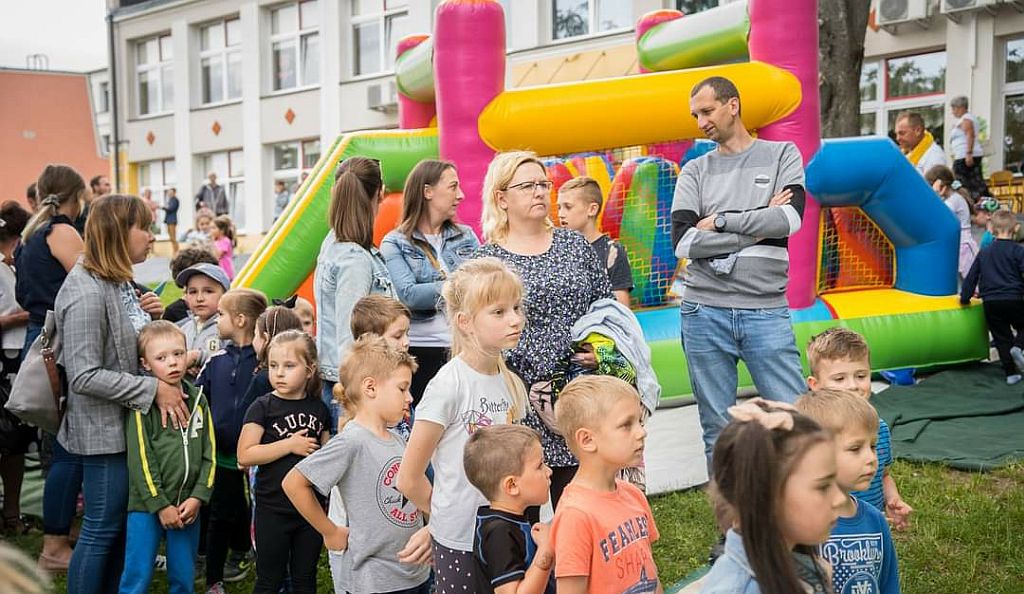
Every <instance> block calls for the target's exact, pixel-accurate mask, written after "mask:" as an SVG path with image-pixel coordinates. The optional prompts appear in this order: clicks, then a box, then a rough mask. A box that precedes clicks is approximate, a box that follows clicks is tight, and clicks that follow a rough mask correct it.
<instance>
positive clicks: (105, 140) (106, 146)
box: [100, 134, 110, 157]
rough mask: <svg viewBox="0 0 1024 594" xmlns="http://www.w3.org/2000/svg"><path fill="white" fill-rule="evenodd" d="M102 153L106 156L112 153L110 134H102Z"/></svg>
mask: <svg viewBox="0 0 1024 594" xmlns="http://www.w3.org/2000/svg"><path fill="white" fill-rule="evenodd" d="M100 154H101V155H103V156H104V157H106V156H108V155H110V134H104V135H102V136H100Z"/></svg>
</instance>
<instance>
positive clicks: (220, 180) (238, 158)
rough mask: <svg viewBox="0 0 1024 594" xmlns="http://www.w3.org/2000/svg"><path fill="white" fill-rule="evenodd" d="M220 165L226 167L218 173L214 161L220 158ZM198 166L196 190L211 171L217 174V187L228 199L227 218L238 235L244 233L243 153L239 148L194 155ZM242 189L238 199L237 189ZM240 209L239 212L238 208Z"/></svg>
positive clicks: (245, 211) (245, 217)
mask: <svg viewBox="0 0 1024 594" xmlns="http://www.w3.org/2000/svg"><path fill="white" fill-rule="evenodd" d="M221 156H222V158H223V161H221V163H222V164H223V165H224V166H225V167H226V170H225V171H219V170H218V169H217V167H216V166H215V164H214V161H215V160H216V159H217V158H218V157H221ZM196 159H197V161H198V162H199V165H200V174H199V175H200V180H199V183H197V184H196V186H195V187H196V188H201V187H202V186H203V185H204V184H205V183H206V177H207V175H208V174H209V173H210V172H211V171H213V172H214V173H216V174H217V185H220V186H223V187H224V192H225V195H226V196H227V199H228V216H230V217H231V221H232V222H233V223H234V224H235V228H236V229H237V230H238V232H239V233H243V232H245V231H246V224H247V220H248V217H247V209H246V206H247V205H246V203H245V152H244V151H243V150H242V149H241V148H235V149H228V150H223V151H214V152H212V153H203V154H200V155H196ZM236 164H237V168H236ZM239 187H241V188H242V195H241V198H240V199H239V196H238V195H237V193H238V188H239ZM239 206H240V207H241V210H239V209H238V207H239Z"/></svg>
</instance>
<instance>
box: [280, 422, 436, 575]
mask: <svg viewBox="0 0 1024 594" xmlns="http://www.w3.org/2000/svg"><path fill="white" fill-rule="evenodd" d="M403 453H405V440H403V439H402V438H401V437H400V436H399V435H397V434H394V433H392V434H390V435H389V437H388V439H381V438H380V437H377V436H376V435H374V434H373V433H372V432H371V431H369V430H368V429H366V428H365V427H363V426H362V425H360V424H359V423H357V422H355V421H350V422H349V423H347V424H346V425H345V427H344V428H343V429H342V431H341V433H339V434H338V435H337V436H335V437H334V438H332V439H331V440H330V441H329V442H327V445H325V446H324V447H323V448H322V449H320V450H319V451H317V452H314V453H313V455H311V456H309V457H308V458H306V459H304V460H302V461H301V462H299V463H298V464H296V465H295V469H296V470H298V471H299V472H301V473H302V475H303V476H305V477H306V479H308V480H309V482H310V483H312V484H313V487H314V488H315V489H316V490H317V491H319V492H320V494H321V495H324V496H327V495H328V494H329V493H330V492H331V487H334V486H335V485H337V486H338V488H339V489H340V490H341V496H342V499H343V500H344V501H345V508H346V509H347V511H348V523H349V530H350V532H349V537H348V550H347V551H345V554H344V555H343V556H342V583H344V584H345V587H346V589H347V590H348V591H349V592H351V593H352V594H368V593H372V592H393V591H396V590H407V589H410V588H414V587H416V586H418V585H420V584H422V583H423V582H425V581H427V579H428V578H429V577H430V567H429V566H426V565H409V564H406V563H399V562H398V551H400V550H402V548H403V547H405V544H406V542H408V540H409V537H410V536H412V535H413V533H415V532H416V531H417V530H419V529H420V528H422V527H423V518H422V515H421V514H420V512H419V510H417V509H416V506H415V505H414V504H413V502H411V501H409V500H408V499H406V498H405V497H404V496H403V495H402V494H401V493H400V492H399V491H398V485H397V482H396V481H397V480H398V468H399V466H400V464H401V462H402V454H403Z"/></svg>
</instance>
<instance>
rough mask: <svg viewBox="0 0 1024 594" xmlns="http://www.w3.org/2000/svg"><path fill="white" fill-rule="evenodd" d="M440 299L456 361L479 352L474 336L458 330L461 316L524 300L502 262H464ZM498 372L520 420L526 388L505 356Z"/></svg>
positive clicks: (513, 275)
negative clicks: (504, 300) (492, 305)
mask: <svg viewBox="0 0 1024 594" xmlns="http://www.w3.org/2000/svg"><path fill="white" fill-rule="evenodd" d="M441 296H442V297H443V298H444V302H445V307H446V311H447V314H448V320H449V323H450V324H451V327H452V347H451V353H452V354H451V356H452V357H453V358H454V357H457V356H458V355H459V354H460V353H463V352H465V351H469V350H473V349H478V348H479V345H477V344H476V341H475V340H474V339H473V338H472V337H471V336H468V335H466V334H465V333H463V332H462V330H460V329H459V325H458V323H457V322H456V320H457V319H458V316H459V314H462V315H464V316H469V317H470V318H472V317H473V316H475V315H476V314H478V313H479V312H480V311H481V310H483V309H484V308H486V307H487V306H489V305H491V304H492V303H495V302H497V301H499V300H501V299H509V300H511V301H513V302H520V301H522V300H523V283H522V281H520V280H519V276H518V275H516V273H514V272H512V271H511V270H509V268H508V267H507V266H505V264H504V263H503V262H502V261H501V260H499V259H497V258H476V259H474V260H469V261H466V262H463V263H462V265H461V266H459V268H458V269H457V270H456V271H455V272H453V273H451V274H450V275H449V276H448V279H447V280H446V281H445V283H444V286H443V287H442V288H441ZM498 371H499V372H500V373H501V375H502V377H504V378H505V383H506V384H507V385H508V389H509V392H511V394H512V399H513V403H512V405H513V407H514V409H515V410H514V416H515V417H516V418H517V419H520V418H522V417H523V416H525V415H526V398H527V394H526V386H524V385H523V382H522V380H520V379H519V376H517V375H516V374H515V373H513V372H512V370H511V369H509V368H508V365H506V364H505V358H504V357H502V356H499V357H498Z"/></svg>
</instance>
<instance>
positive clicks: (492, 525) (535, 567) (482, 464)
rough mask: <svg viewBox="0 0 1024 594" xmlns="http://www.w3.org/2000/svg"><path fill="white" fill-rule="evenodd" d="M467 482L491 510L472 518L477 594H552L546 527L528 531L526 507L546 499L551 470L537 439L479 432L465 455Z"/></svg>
mask: <svg viewBox="0 0 1024 594" xmlns="http://www.w3.org/2000/svg"><path fill="white" fill-rule="evenodd" d="M463 462H464V464H465V468H466V478H468V479H469V482H470V483H472V484H473V486H474V487H476V488H477V490H479V491H480V492H481V493H483V495H484V497H486V498H487V501H489V502H490V505H484V506H481V507H480V508H479V509H478V510H477V514H476V529H475V530H474V536H473V559H474V560H475V561H476V565H477V570H476V571H475V572H474V574H475V575H476V576H477V587H476V589H475V591H476V592H477V593H478V594H491V593H494V594H542V593H545V594H554V592H555V587H554V586H555V584H554V581H553V580H552V579H551V567H552V565H554V558H555V557H554V552H553V551H552V549H551V544H550V543H549V542H548V531H549V529H548V526H547V525H546V524H539V523H538V524H534V525H533V526H532V527H531V526H530V522H529V520H527V519H526V516H525V515H524V513H525V512H526V508H527V507H530V506H534V505H543V504H544V503H545V502H547V500H548V490H549V488H550V486H551V469H550V468H548V466H547V464H545V463H544V451H543V450H542V449H541V445H540V436H539V435H538V434H537V432H536V431H534V430H533V429H530V428H528V427H524V426H522V425H492V426H490V427H483V428H480V429H477V430H476V432H475V433H473V435H471V436H470V438H469V441H467V442H466V447H465V450H464V454H463Z"/></svg>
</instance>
